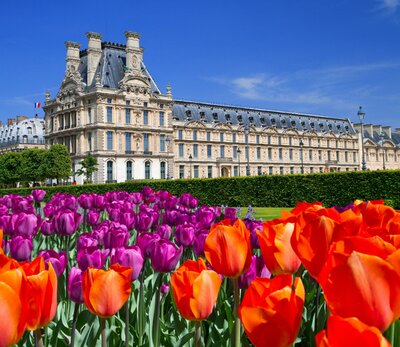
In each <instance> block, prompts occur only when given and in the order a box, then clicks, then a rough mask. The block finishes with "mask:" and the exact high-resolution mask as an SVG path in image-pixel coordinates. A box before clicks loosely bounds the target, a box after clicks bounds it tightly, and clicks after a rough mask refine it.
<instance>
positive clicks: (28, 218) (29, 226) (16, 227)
mask: <svg viewBox="0 0 400 347" xmlns="http://www.w3.org/2000/svg"><path fill="white" fill-rule="evenodd" d="M40 223H41V221H40V219H38V217H37V216H36V215H35V214H26V213H25V212H20V213H18V214H14V215H13V216H12V217H11V227H12V230H13V231H14V234H15V235H20V236H23V237H26V238H27V237H32V236H34V235H35V234H36V232H37V230H38V227H39V226H40Z"/></svg>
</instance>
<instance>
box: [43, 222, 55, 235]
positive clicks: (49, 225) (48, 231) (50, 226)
mask: <svg viewBox="0 0 400 347" xmlns="http://www.w3.org/2000/svg"><path fill="white" fill-rule="evenodd" d="M40 231H41V232H42V234H43V235H44V236H50V235H52V234H53V233H54V222H53V220H44V221H42V223H41V224H40Z"/></svg>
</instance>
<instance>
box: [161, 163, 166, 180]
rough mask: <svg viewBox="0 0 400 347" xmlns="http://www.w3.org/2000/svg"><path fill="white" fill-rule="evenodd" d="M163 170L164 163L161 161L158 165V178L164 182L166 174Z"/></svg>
mask: <svg viewBox="0 0 400 347" xmlns="http://www.w3.org/2000/svg"><path fill="white" fill-rule="evenodd" d="M165 168H166V164H165V161H162V162H161V163H160V178H161V179H163V180H165V172H166V170H165Z"/></svg>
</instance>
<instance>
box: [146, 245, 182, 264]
mask: <svg viewBox="0 0 400 347" xmlns="http://www.w3.org/2000/svg"><path fill="white" fill-rule="evenodd" d="M182 252H183V247H182V246H181V247H180V248H177V247H176V245H175V244H174V243H173V242H171V241H169V240H165V239H161V240H159V241H157V242H155V243H154V246H153V251H152V253H151V255H150V259H151V266H152V267H153V269H154V271H157V272H170V271H173V270H175V267H176V265H177V264H178V261H179V259H180V258H181V255H182Z"/></svg>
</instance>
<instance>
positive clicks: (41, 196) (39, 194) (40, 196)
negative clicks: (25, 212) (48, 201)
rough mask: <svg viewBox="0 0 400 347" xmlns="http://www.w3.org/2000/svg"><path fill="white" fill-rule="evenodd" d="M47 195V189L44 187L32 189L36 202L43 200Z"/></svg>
mask: <svg viewBox="0 0 400 347" xmlns="http://www.w3.org/2000/svg"><path fill="white" fill-rule="evenodd" d="M45 195H46V191H45V190H43V189H34V190H32V197H33V199H34V200H35V201H36V202H42V201H43V199H44V196H45Z"/></svg>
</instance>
